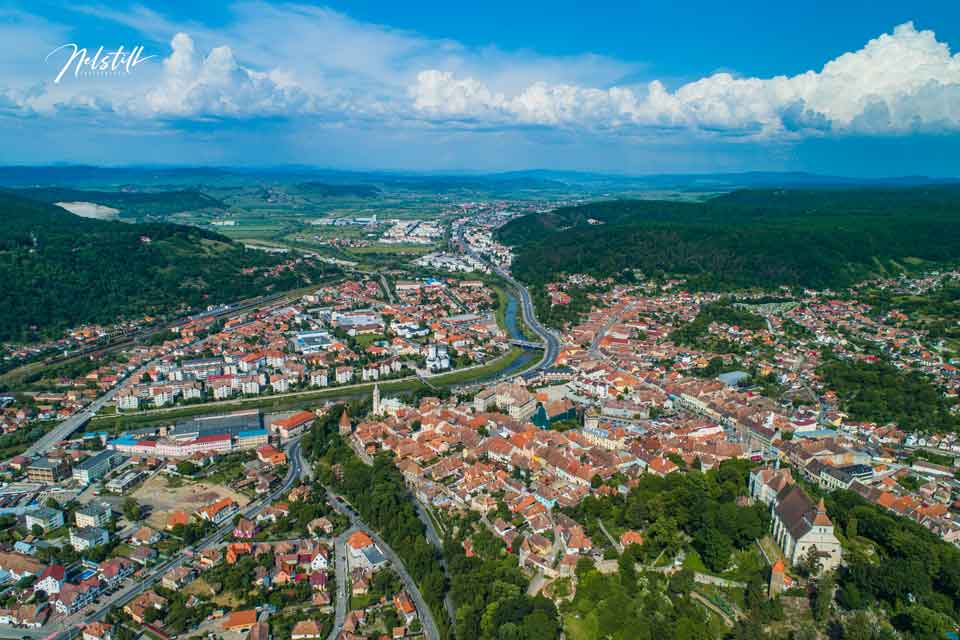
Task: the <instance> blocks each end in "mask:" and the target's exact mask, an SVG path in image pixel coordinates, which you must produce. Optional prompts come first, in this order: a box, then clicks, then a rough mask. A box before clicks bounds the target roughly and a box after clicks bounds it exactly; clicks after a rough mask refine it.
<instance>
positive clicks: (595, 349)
mask: <svg viewBox="0 0 960 640" xmlns="http://www.w3.org/2000/svg"><path fill="white" fill-rule="evenodd" d="M635 304H636V303H631V304H629V305H627V306H626V307H624V308H622V309H621V310H620V311H618V312H616V313H612V314H610V317H609V318H608V319H607V321H606V323H604V325H603V327H601V328H600V330H599V331H597V333H596V334H594V336H593V340H591V341H590V352H589V353H590V356H591V357H594V358H596V357H597V356H599V355H600V341H601V340H603V337H604V336H605V335H607V332H608V331H610V329H611V327H613V325H615V324H617V323H618V322H620V320H621V319H622V318H623V316H625V315H626V314H627V312H628V311H631V310H632V309H633V307H634V305H635Z"/></svg>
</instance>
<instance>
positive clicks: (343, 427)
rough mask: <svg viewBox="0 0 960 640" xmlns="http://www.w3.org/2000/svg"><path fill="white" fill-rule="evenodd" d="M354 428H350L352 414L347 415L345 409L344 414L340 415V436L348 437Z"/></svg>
mask: <svg viewBox="0 0 960 640" xmlns="http://www.w3.org/2000/svg"><path fill="white" fill-rule="evenodd" d="M351 431H352V428H351V426H350V414H348V413H347V410H346V409H344V410H343V413H341V414H340V435H342V436H348V435H350V432H351Z"/></svg>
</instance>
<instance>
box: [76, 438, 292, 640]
mask: <svg viewBox="0 0 960 640" xmlns="http://www.w3.org/2000/svg"><path fill="white" fill-rule="evenodd" d="M286 452H287V459H288V460H289V461H290V466H289V468H288V469H287V476H286V478H284V481H283V483H282V484H281V485H280V486H279V487H277V488H276V489H274V491H273V492H272V493H270V494H268V495H267V496H265V497H263V498H261V499H260V500H257V501H256V502H251V503H250V504H249V505H247V506H246V507H245V508H244V509H242V510H241V511H240V513H241V515H243V516H244V517H246V518H254V517H256V516H257V514H259V513H260V512H261V511H263V510H264V509H265V508H266V507H268V506H269V505H270V504H272V503H273V502H274V501H275V500H276V499H277V498H279V497H280V496H281V495H282V494H284V493H286V492H287V491H289V490H290V489H291V488H292V487H293V484H294V482H296V480H297V479H299V478H300V477H301V474H302V473H303V468H304V467H303V465H302V460H303V458H302V456H301V452H300V440H299V439H294V440H291V441H290V442H289V443H288V444H287V447H286ZM231 531H233V519H232V518H231V519H230V521H229V522H227V523H226V524H224V525H223V526H221V527H220V528H219V529H217V530H216V531H214V532H213V533H211V534H210V535H208V536H207V537H206V538H204V539H203V540H201V541H200V542H199V543H197V544H195V545H194V551H203V550H204V549H208V548H210V547H213V546H216V545H218V544H220V543H221V542H223V540H224V539H225V538H226V537H227V536H228V535H230V532H231ZM191 557H192V556H187V555H185V554H183V553H180V554H178V555H177V556H176V557H174V558H170V559H169V560H167V561H165V562H163V563H162V564H160V565H158V566H156V567H153V568H152V569H150V570H149V571H148V572H147V573H146V574H145V575H142V576H140V577H139V578H138V579H137V581H136V582H135V583H134V584H131V585H128V586H126V587H124V588H122V589H120V590H119V591H117V592H116V593H114V594H113V595H112V596H109V597H108V598H107V599H106V600H105V601H104V602H103V604H101V605H100V606H99V607H98V608H97V609H95V610H94V611H92V612H90V613H87V614H85V615H78V614H74V615H73V616H69V617H68V618H66V620H65V623H67V624H65V626H67V627H70V626H73V624H76V623H78V622H83V623H84V624H86V623H90V622H93V621H94V620H103V618H104V616H106V615H107V612H109V611H110V609H112V608H113V607H121V606H123V605H125V604H126V603H127V602H129V601H131V600H133V599H134V598H136V597H137V596H139V595H140V594H141V593H143V592H144V591H146V590H147V589H149V588H150V587H152V586H153V585H154V584H156V583H157V582H159V581H160V579H161V578H163V575H164V574H165V573H167V572H168V571H170V570H171V569H175V568H176V567H179V566H181V565H183V564H184V563H186V562H188V561H189V560H190V559H191ZM81 613H82V612H81Z"/></svg>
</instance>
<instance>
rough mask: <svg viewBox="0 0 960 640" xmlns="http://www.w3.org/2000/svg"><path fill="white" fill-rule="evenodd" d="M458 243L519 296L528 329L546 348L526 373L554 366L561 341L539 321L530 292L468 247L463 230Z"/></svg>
mask: <svg viewBox="0 0 960 640" xmlns="http://www.w3.org/2000/svg"><path fill="white" fill-rule="evenodd" d="M456 242H457V245H458V246H459V247H460V250H461V251H462V252H463V253H465V254H467V255H468V256H470V257H471V258H474V259H475V260H479V261H480V262H482V263H484V264H485V265H487V266H488V267H489V268H490V270H491V271H493V272H494V273H495V274H497V275H498V276H500V277H501V278H503V279H504V280H506V281H507V283H508V284H509V285H510V286H512V287H513V289H514V290H515V291H516V292H517V293H518V294H519V297H520V304H521V310H522V312H523V321H524V323H526V325H527V326H528V327H530V330H531V331H533V332H534V333H536V334H537V336H539V337H540V340H541V341H542V342H543V346H544V348H543V356H541V358H540V361H539V362H538V363H537V364H536V365H534V366H533V367H531V368H530V369H527V370H526V371H541V370H543V369H547V368H549V367H550V366H551V365H552V364H553V361H554V360H556V359H557V356H558V355H560V339H559V338H558V337H557V335H556V334H555V333H554V332H553V331H552V330H550V329H548V328H546V327H544V326H543V325H542V324H541V323H540V321H539V320H538V319H537V314H536V312H535V311H534V306H533V300H532V298H531V297H530V290H529V289H527V287H525V286H524V285H522V284H520V283H519V282H518V281H517V280H516V279H514V277H513V276H512V275H510V274H509V273H508V272H507V271H505V270H503V269H501V268H500V267H498V266H497V265H495V264H493V263H492V262H490V261H489V260H485V259H484V258H483V257H481V256H480V255H479V254H478V253H476V252H475V251H474V250H473V249H471V248H470V245H468V244H467V243H466V241H465V240H464V239H463V229H462V228H461V229H460V231H459V233H458V234H457V240H456Z"/></svg>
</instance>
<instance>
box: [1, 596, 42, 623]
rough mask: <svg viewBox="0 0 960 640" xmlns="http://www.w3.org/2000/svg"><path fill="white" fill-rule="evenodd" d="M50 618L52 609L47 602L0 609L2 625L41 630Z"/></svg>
mask: <svg viewBox="0 0 960 640" xmlns="http://www.w3.org/2000/svg"><path fill="white" fill-rule="evenodd" d="M48 617H50V607H49V605H48V604H47V603H46V602H42V603H39V604H24V605H20V606H18V607H16V606H15V607H13V608H10V609H0V624H10V625H20V626H23V627H26V628H28V629H39V628H40V627H42V626H43V625H44V623H46V621H47V618H48Z"/></svg>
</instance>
